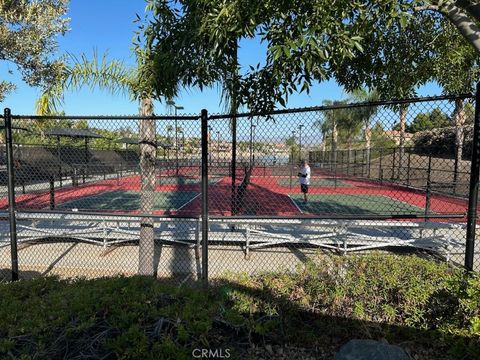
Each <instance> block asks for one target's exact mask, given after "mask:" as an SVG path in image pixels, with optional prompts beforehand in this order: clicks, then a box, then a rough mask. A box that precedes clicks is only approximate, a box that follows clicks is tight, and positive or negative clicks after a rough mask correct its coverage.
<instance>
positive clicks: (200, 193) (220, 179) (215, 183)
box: [173, 178, 223, 211]
mask: <svg viewBox="0 0 480 360" xmlns="http://www.w3.org/2000/svg"><path fill="white" fill-rule="evenodd" d="M222 180H223V178H219V179H218V180H217V182H214V183H213V184H211V185H210V184H209V185H208V186H213V185H217V184H218V183H219V182H220V181H222ZM180 193H181V191H180ZM200 195H202V192H201V191H200V192H199V193H198V194H197V195H195V196H194V197H193V198H191V199H190V200H188V201H187V202H186V203H185V204H183V205H182V206H180V207H179V208H178V209H173V210H175V211H179V210H180V209H182V208H184V207H185V206H187V205H188V204H190V203H191V202H192V201H193V200H195V199H196V198H197V197H199V196H200Z"/></svg>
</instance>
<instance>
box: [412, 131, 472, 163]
mask: <svg viewBox="0 0 480 360" xmlns="http://www.w3.org/2000/svg"><path fill="white" fill-rule="evenodd" d="M472 136H473V127H472V126H470V125H469V126H465V127H464V142H463V158H464V159H469V158H470V156H471V154H472ZM412 141H413V148H414V151H415V152H416V153H417V154H420V155H429V154H431V155H434V156H436V157H447V158H453V157H454V156H455V152H456V145H455V127H445V128H438V129H434V130H430V131H422V132H418V133H416V134H415V135H414V137H413V140H412Z"/></svg>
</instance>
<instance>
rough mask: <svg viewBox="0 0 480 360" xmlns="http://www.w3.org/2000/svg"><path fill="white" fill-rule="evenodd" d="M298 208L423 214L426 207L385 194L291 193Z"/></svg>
mask: <svg viewBox="0 0 480 360" xmlns="http://www.w3.org/2000/svg"><path fill="white" fill-rule="evenodd" d="M289 196H290V198H292V200H293V201H294V202H295V204H296V205H297V206H298V208H299V209H300V210H301V211H302V212H304V213H308V214H320V215H323V214H332V215H333V214H335V215H399V214H402V215H403V214H408V215H421V214H424V212H425V211H424V209H422V208H419V207H417V206H414V205H410V204H407V203H405V202H402V201H399V200H396V199H392V198H389V197H387V196H383V195H365V194H363V195H346V194H315V195H311V194H309V195H308V202H306V203H305V202H304V201H303V194H299V193H296V194H289Z"/></svg>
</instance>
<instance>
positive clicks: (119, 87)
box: [37, 49, 157, 275]
mask: <svg viewBox="0 0 480 360" xmlns="http://www.w3.org/2000/svg"><path fill="white" fill-rule="evenodd" d="M143 56H144V53H143V52H142V51H141V49H137V60H138V62H139V66H141V65H140V64H142V63H143V62H144V57H143ZM84 86H89V87H91V88H94V87H99V88H101V89H105V90H107V91H109V92H111V93H113V94H117V93H119V92H122V93H128V94H129V95H130V96H131V97H132V99H135V100H137V101H139V103H140V109H139V110H140V111H139V112H140V115H141V116H144V117H147V119H143V120H141V121H140V126H139V142H140V167H141V172H140V173H141V193H140V204H141V205H140V206H141V213H142V214H143V215H148V214H153V210H154V199H155V198H154V195H155V185H156V178H155V159H156V150H157V149H156V142H155V137H156V134H155V132H156V122H155V120H154V119H148V117H151V116H152V115H153V101H152V100H153V95H152V93H151V91H149V87H148V86H147V85H146V83H145V81H143V79H142V76H141V74H138V72H137V69H136V68H127V67H125V66H124V65H123V63H121V62H119V61H115V60H114V61H108V60H107V58H106V55H104V56H103V57H102V59H101V61H100V60H99V59H98V56H97V55H96V53H95V54H94V56H93V58H92V60H89V59H88V58H87V57H86V56H85V55H82V56H81V57H80V58H79V59H77V58H74V57H73V58H71V59H70V62H69V63H68V62H67V63H66V64H65V65H64V66H63V67H62V69H61V71H60V72H59V73H58V74H57V76H56V78H55V81H53V82H51V83H50V84H49V85H48V86H46V87H45V88H44V89H43V92H42V94H41V97H40V98H39V99H38V101H37V113H39V114H52V113H55V112H57V111H58V107H59V106H60V105H61V104H62V102H63V94H64V93H65V91H66V90H67V89H71V90H78V89H80V88H82V87H84ZM154 246H155V243H154V220H153V218H150V217H142V218H141V220H140V237H139V263H138V273H139V275H154V274H155V264H154Z"/></svg>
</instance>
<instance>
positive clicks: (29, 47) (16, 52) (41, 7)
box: [0, 0, 69, 101]
mask: <svg viewBox="0 0 480 360" xmlns="http://www.w3.org/2000/svg"><path fill="white" fill-rule="evenodd" d="M67 4H68V1H67V0H37V1H0V60H4V61H8V62H11V63H13V64H15V65H16V66H17V69H18V70H19V72H20V74H21V77H22V79H23V81H25V82H26V83H27V84H29V85H31V86H40V85H43V84H48V83H49V82H51V81H52V79H53V78H54V77H55V75H56V73H57V72H58V71H59V69H60V68H61V66H62V65H61V62H59V61H57V60H52V55H53V54H54V52H55V50H56V47H57V35H63V34H64V33H65V32H66V31H67V30H68V22H69V20H68V19H66V18H64V15H65V14H66V12H67ZM13 89H15V85H14V84H13V83H11V82H8V81H6V79H0V101H3V99H4V98H5V96H6V95H7V94H8V92H10V91H12V90H13Z"/></svg>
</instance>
